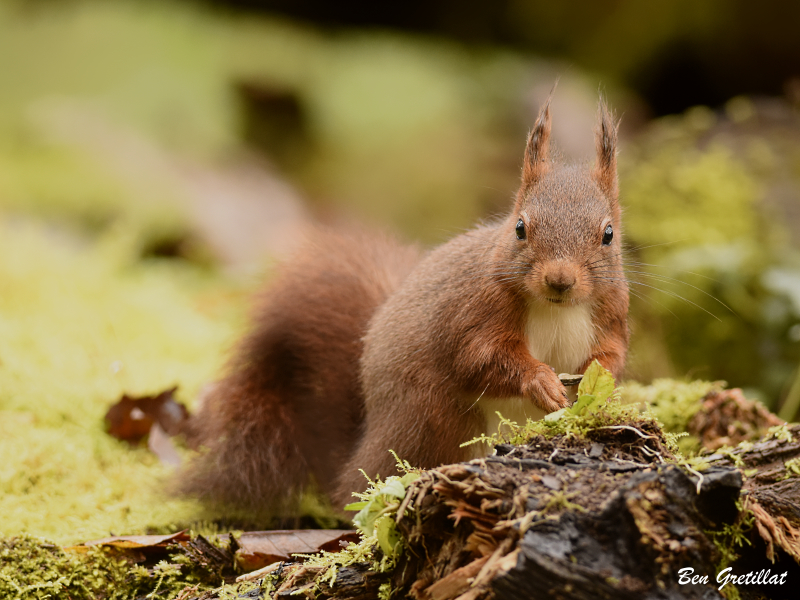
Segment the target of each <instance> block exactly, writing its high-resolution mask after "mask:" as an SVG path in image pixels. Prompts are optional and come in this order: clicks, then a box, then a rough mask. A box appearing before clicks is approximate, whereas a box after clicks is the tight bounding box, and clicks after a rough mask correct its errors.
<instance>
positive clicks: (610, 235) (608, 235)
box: [603, 224, 614, 246]
mask: <svg viewBox="0 0 800 600" xmlns="http://www.w3.org/2000/svg"><path fill="white" fill-rule="evenodd" d="M612 239H614V229H613V228H612V227H611V224H608V225H606V229H605V231H603V246H609V245H611V240H612Z"/></svg>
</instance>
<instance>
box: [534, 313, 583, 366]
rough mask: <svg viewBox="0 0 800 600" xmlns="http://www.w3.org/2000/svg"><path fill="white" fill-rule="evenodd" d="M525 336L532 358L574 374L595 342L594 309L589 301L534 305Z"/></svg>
mask: <svg viewBox="0 0 800 600" xmlns="http://www.w3.org/2000/svg"><path fill="white" fill-rule="evenodd" d="M525 337H526V339H527V340H528V350H529V351H530V353H531V356H533V358H535V359H537V360H540V361H542V362H543V363H546V364H548V365H550V366H551V367H553V368H554V369H555V370H556V373H574V372H575V371H577V370H578V369H579V368H580V367H581V366H582V365H583V363H584V362H585V361H586V359H587V358H589V353H590V352H591V350H592V344H594V340H595V333H594V325H592V309H591V307H590V306H588V305H586V304H581V305H578V306H557V305H555V304H535V305H534V304H532V305H531V307H530V308H529V309H528V323H527V325H526V328H525Z"/></svg>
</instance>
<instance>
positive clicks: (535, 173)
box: [522, 86, 555, 190]
mask: <svg viewBox="0 0 800 600" xmlns="http://www.w3.org/2000/svg"><path fill="white" fill-rule="evenodd" d="M554 91H555V86H553V90H552V91H551V92H550V95H549V96H548V97H547V100H545V103H544V105H543V106H542V108H541V110H540V111H539V116H538V117H537V119H536V124H535V125H534V126H533V129H532V130H531V132H530V133H529V134H528V144H527V146H525V161H524V164H523V166H522V190H528V189H529V188H530V187H531V186H532V185H533V184H535V183H536V182H537V181H539V180H540V179H541V178H542V175H544V174H545V172H547V170H548V169H549V168H550V164H549V159H550V101H551V100H552V99H553V92H554Z"/></svg>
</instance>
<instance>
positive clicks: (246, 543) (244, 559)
mask: <svg viewBox="0 0 800 600" xmlns="http://www.w3.org/2000/svg"><path fill="white" fill-rule="evenodd" d="M358 539H359V537H358V534H357V533H356V532H355V531H353V530H350V529H294V530H279V531H249V532H245V533H243V534H242V535H241V536H240V537H239V550H237V551H236V562H237V563H238V564H239V567H240V568H241V569H242V571H245V572H248V571H254V570H256V569H260V568H262V567H265V566H267V565H270V564H272V563H275V562H279V561H288V560H293V559H292V555H293V554H316V553H317V552H320V551H322V550H326V551H328V552H336V551H338V550H340V549H341V548H342V544H344V545H346V544H347V543H349V542H357V541H358Z"/></svg>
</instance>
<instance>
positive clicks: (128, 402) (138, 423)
mask: <svg viewBox="0 0 800 600" xmlns="http://www.w3.org/2000/svg"><path fill="white" fill-rule="evenodd" d="M177 389H178V388H177V387H173V388H170V389H168V390H165V391H163V392H161V393H160V394H156V395H155V396H140V397H138V398H137V397H131V396H128V395H127V394H123V396H122V398H120V399H119V401H118V402H117V403H116V404H114V405H112V406H111V407H110V408H109V409H108V412H107V413H106V416H105V420H106V425H107V427H108V433H109V434H111V435H112V436H114V437H115V438H117V439H120V440H125V441H127V442H131V443H138V442H140V441H141V440H142V439H144V438H145V436H147V435H148V434H149V433H150V430H151V429H152V427H153V424H154V423H158V425H159V427H161V429H162V430H163V432H164V433H166V434H167V435H169V436H174V435H177V434H178V433H180V432H181V431H182V429H183V428H184V426H185V424H186V422H187V420H188V418H189V411H188V410H186V407H185V406H184V405H183V404H181V403H179V402H176V401H175V391H176V390H177Z"/></svg>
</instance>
